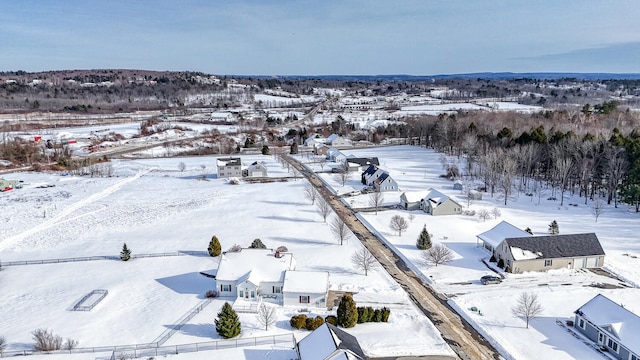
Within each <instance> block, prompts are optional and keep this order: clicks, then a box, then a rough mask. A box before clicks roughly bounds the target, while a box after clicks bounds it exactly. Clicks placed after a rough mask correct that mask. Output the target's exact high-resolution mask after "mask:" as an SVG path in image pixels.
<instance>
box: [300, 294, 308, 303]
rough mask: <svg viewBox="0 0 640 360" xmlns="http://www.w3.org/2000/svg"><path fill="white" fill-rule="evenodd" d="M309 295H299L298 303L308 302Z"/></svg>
mask: <svg viewBox="0 0 640 360" xmlns="http://www.w3.org/2000/svg"><path fill="white" fill-rule="evenodd" d="M308 303H309V297H308V296H300V304H308Z"/></svg>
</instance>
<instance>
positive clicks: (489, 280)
mask: <svg viewBox="0 0 640 360" xmlns="http://www.w3.org/2000/svg"><path fill="white" fill-rule="evenodd" d="M480 282H481V283H482V285H489V284H500V283H501V282H502V278H501V277H499V276H493V275H485V276H483V277H481V278H480Z"/></svg>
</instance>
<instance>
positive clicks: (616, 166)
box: [605, 147, 629, 208]
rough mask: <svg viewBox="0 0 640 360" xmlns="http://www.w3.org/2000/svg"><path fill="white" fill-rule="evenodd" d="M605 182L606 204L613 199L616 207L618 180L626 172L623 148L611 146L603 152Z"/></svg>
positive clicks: (627, 165) (626, 165)
mask: <svg viewBox="0 0 640 360" xmlns="http://www.w3.org/2000/svg"><path fill="white" fill-rule="evenodd" d="M605 157H606V165H605V166H606V170H607V182H606V184H605V187H606V189H607V194H608V195H607V204H611V200H612V199H613V205H614V207H616V208H617V207H618V191H617V190H618V187H619V186H620V182H621V181H622V179H623V178H624V175H625V174H626V173H627V168H628V167H629V162H628V161H627V159H626V153H625V151H624V149H623V148H617V147H616V148H613V149H611V150H608V151H606V152H605Z"/></svg>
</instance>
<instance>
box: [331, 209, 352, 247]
mask: <svg viewBox="0 0 640 360" xmlns="http://www.w3.org/2000/svg"><path fill="white" fill-rule="evenodd" d="M331 232H332V233H333V235H334V236H335V237H336V238H338V240H340V246H342V244H343V243H344V240H345V239H346V238H347V237H348V236H349V233H350V232H351V230H349V227H348V226H347V224H345V223H344V221H342V219H341V218H340V216H338V215H336V216H335V217H334V218H333V221H332V222H331Z"/></svg>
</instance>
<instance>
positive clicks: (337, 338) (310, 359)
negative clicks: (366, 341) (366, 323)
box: [296, 323, 366, 360]
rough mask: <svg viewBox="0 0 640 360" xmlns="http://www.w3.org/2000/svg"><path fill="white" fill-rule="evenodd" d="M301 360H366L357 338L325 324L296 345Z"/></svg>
mask: <svg viewBox="0 0 640 360" xmlns="http://www.w3.org/2000/svg"><path fill="white" fill-rule="evenodd" d="M296 351H297V353H298V359H300V360H364V359H366V356H365V355H364V352H363V351H362V348H361V347H360V344H359V343H358V339H356V337H355V336H353V335H351V334H349V333H347V332H346V331H344V330H342V329H339V328H338V327H336V326H334V325H331V324H329V323H324V324H323V325H321V326H320V327H319V328H317V329H315V330H314V331H313V332H312V333H311V334H309V335H307V336H306V337H305V338H304V339H302V340H300V341H299V342H298V344H297V345H296Z"/></svg>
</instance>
